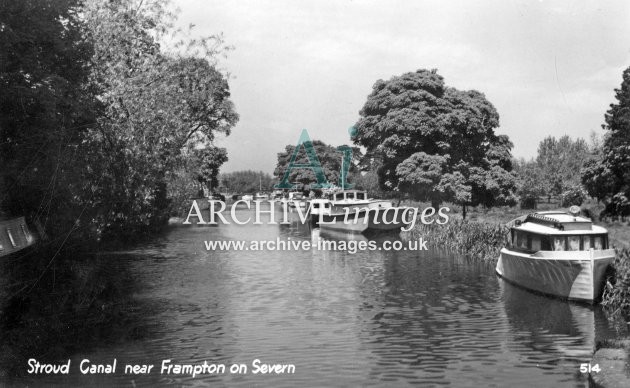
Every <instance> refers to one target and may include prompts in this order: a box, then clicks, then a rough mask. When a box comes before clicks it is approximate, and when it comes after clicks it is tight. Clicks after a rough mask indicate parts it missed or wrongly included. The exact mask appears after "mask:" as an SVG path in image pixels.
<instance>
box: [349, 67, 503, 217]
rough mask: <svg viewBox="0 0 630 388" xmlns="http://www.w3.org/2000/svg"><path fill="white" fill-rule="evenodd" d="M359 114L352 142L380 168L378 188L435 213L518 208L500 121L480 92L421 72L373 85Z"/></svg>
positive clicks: (434, 72) (492, 107)
mask: <svg viewBox="0 0 630 388" xmlns="http://www.w3.org/2000/svg"><path fill="white" fill-rule="evenodd" d="M360 115H361V118H360V119H359V121H358V122H357V124H356V126H355V127H356V128H357V135H356V137H355V143H356V144H358V145H361V146H363V147H365V148H366V149H367V154H368V155H370V157H371V158H372V159H373V160H375V161H378V175H379V181H380V184H381V187H382V188H383V189H385V190H400V191H403V192H406V193H409V194H411V195H412V196H413V197H414V198H416V199H422V200H429V201H431V202H432V203H433V204H434V206H437V205H438V204H439V203H440V202H442V201H452V202H455V203H459V204H462V205H464V207H465V206H466V205H473V206H475V205H478V204H483V205H485V206H495V205H509V204H514V203H515V202H516V194H515V191H516V177H515V175H514V174H513V173H512V172H511V170H512V161H511V154H510V151H511V148H512V143H511V142H510V141H509V139H508V138H507V136H504V135H496V134H495V133H494V130H495V129H496V128H497V127H498V126H499V115H498V113H497V111H496V110H495V108H494V106H493V105H492V104H491V103H490V102H489V101H488V100H487V99H486V98H485V96H484V95H483V94H482V93H480V92H478V91H475V90H469V91H460V90H457V89H455V88H452V87H447V86H446V85H445V84H444V80H443V78H442V77H441V76H440V75H439V74H437V72H436V71H429V70H418V71H416V72H412V73H406V74H403V75H401V76H397V77H392V78H391V79H390V80H389V81H382V80H379V81H377V82H376V83H375V84H374V86H373V89H372V93H371V94H370V95H369V96H368V99H367V102H366V103H365V105H364V106H363V108H362V109H361V112H360Z"/></svg>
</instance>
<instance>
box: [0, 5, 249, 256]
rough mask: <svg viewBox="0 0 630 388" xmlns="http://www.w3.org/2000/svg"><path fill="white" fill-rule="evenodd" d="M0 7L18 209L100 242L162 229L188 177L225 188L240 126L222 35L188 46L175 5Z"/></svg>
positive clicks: (7, 159) (7, 180)
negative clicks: (227, 139) (220, 144)
mask: <svg viewBox="0 0 630 388" xmlns="http://www.w3.org/2000/svg"><path fill="white" fill-rule="evenodd" d="M0 4H1V6H2V10H1V12H0V15H2V19H1V24H0V33H1V34H2V39H0V45H2V46H1V47H0V48H1V50H0V55H2V57H0V83H1V84H0V87H1V88H2V93H1V94H0V131H2V133H1V136H2V142H0V147H2V148H1V156H0V157H1V158H2V163H3V173H2V181H3V182H4V184H3V191H2V197H1V198H0V199H2V205H3V207H4V208H5V209H7V210H8V212H10V213H13V214H15V215H21V214H24V215H26V216H27V218H28V219H29V221H31V222H33V221H35V222H36V224H41V225H42V226H43V228H44V229H45V230H46V233H47V235H49V236H50V237H52V239H53V240H54V239H56V238H57V236H60V238H59V240H58V241H61V242H63V243H65V244H66V245H68V243H70V242H72V241H78V242H81V243H84V244H86V245H90V244H92V243H93V242H94V241H97V240H100V241H107V240H125V239H129V238H137V237H138V236H140V235H142V234H143V233H152V232H154V231H156V230H159V229H160V228H161V227H162V226H163V225H164V224H165V221H166V218H167V217H168V212H169V203H170V198H169V192H170V191H169V187H168V186H169V184H171V183H172V182H174V181H176V180H177V179H181V177H182V172H184V173H185V174H184V175H185V176H189V177H190V178H191V179H194V180H196V181H197V182H198V183H199V184H200V185H216V183H217V174H218V169H219V167H220V166H221V164H222V163H223V162H225V161H226V160H227V155H226V152H225V150H224V149H221V148H217V147H215V146H214V143H213V142H214V139H215V136H216V135H217V134H218V133H221V134H225V135H227V134H229V132H230V129H231V127H232V126H233V125H234V124H235V122H236V121H237V119H238V116H237V115H236V113H235V112H234V107H233V104H232V102H231V101H230V92H229V87H228V81H227V77H226V75H225V74H223V73H222V72H220V71H218V70H217V68H216V57H217V56H218V55H219V54H221V53H222V52H223V50H224V48H223V44H222V41H221V39H220V37H209V38H205V39H200V40H192V41H190V40H189V41H185V40H181V39H179V40H178V38H177V36H178V35H177V33H176V31H175V30H174V29H173V27H172V22H173V20H174V19H173V15H172V14H171V13H170V12H169V11H168V4H167V1H166V0H151V1H142V0H114V1H107V2H102V1H98V0H86V1H83V2H81V3H78V2H75V1H70V0H60V1H54V2H50V1H43V0H42V1H24V2H22V1H19V2H10V1H9V2H6V1H4V2H2V3H0ZM167 35H168V39H165V37H166V36H167ZM165 41H168V42H169V43H170V44H171V45H172V49H170V50H167V49H166V48H165V46H164V42H165ZM171 191H172V190H171Z"/></svg>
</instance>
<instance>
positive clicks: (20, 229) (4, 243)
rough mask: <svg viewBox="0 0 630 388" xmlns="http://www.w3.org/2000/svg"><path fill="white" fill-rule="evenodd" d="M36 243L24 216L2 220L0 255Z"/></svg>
mask: <svg viewBox="0 0 630 388" xmlns="http://www.w3.org/2000/svg"><path fill="white" fill-rule="evenodd" d="M34 243H35V236H33V234H32V233H31V232H30V231H29V229H28V226H27V225H26V221H25V220H24V217H18V218H13V219H6V220H0V257H2V256H7V255H10V254H12V253H15V252H18V251H20V250H22V249H24V248H27V247H29V246H31V245H33V244H34Z"/></svg>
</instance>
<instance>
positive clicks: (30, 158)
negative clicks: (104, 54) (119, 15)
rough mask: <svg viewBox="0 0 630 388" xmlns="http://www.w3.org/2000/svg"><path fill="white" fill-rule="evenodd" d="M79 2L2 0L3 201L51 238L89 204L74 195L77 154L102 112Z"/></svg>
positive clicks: (7, 208)
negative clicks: (93, 87)
mask: <svg viewBox="0 0 630 388" xmlns="http://www.w3.org/2000/svg"><path fill="white" fill-rule="evenodd" d="M77 5H78V2H77V1H75V0H57V1H43V0H42V1H34V0H29V1H0V163H2V169H1V172H0V193H1V195H0V202H2V207H3V208H4V209H5V211H6V212H8V213H13V215H26V216H27V218H28V219H29V221H34V222H35V224H36V225H41V226H43V227H44V229H45V230H46V234H47V235H48V236H50V237H52V240H55V237H56V235H59V234H61V235H65V234H66V233H68V232H69V231H70V230H72V228H73V227H74V221H75V217H76V216H77V215H78V213H80V212H81V211H82V209H83V208H82V207H81V206H80V205H81V204H78V203H76V201H75V194H76V192H75V186H76V182H77V181H80V176H81V173H80V170H81V168H82V167H83V164H82V163H78V162H77V161H78V156H79V155H81V151H80V147H81V144H82V139H83V136H84V134H85V132H86V128H88V127H89V126H90V125H91V124H93V122H94V116H95V114H97V113H98V111H99V109H98V104H97V103H96V100H95V98H94V95H93V93H92V92H91V90H90V89H89V88H88V87H87V85H88V76H89V62H90V57H91V55H92V49H91V48H92V46H91V44H90V43H89V42H87V41H84V40H83V38H82V37H83V34H84V32H85V29H84V25H83V23H82V21H81V18H80V17H79V15H80V13H79V12H78V10H77ZM63 241H65V240H63Z"/></svg>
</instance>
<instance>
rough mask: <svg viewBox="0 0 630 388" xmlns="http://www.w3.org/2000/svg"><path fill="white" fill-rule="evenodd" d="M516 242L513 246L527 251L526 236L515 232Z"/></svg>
mask: <svg viewBox="0 0 630 388" xmlns="http://www.w3.org/2000/svg"><path fill="white" fill-rule="evenodd" d="M514 237H515V238H516V242H515V244H514V245H515V246H516V247H517V248H520V249H527V234H525V233H524V232H521V231H516V233H515V236H514Z"/></svg>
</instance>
